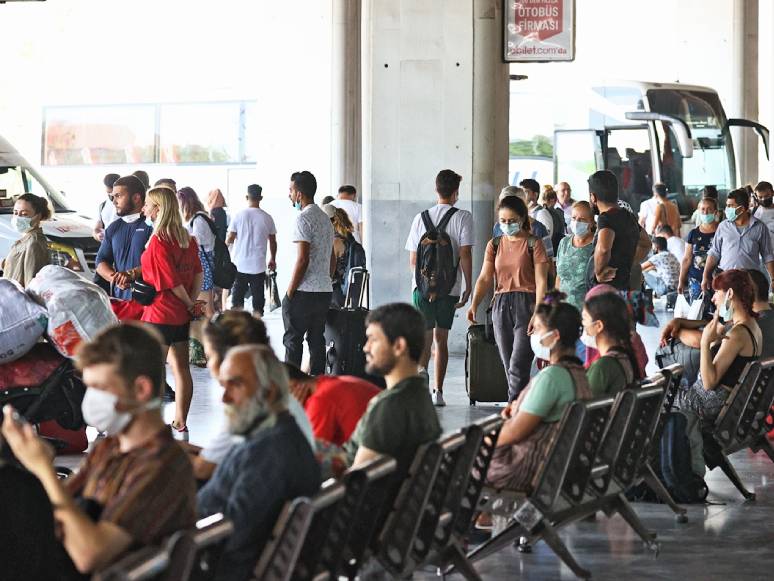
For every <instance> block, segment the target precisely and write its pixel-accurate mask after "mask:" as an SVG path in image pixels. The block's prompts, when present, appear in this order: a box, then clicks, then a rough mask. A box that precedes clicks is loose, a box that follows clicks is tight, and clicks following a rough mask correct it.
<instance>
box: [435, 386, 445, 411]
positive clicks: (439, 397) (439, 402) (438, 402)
mask: <svg viewBox="0 0 774 581" xmlns="http://www.w3.org/2000/svg"><path fill="white" fill-rule="evenodd" d="M433 393H434V395H435V401H434V402H433V403H434V404H435V407H439V408H442V407H444V406H445V405H446V402H445V401H444V400H443V392H442V391H438V390H436V391H435V392H433Z"/></svg>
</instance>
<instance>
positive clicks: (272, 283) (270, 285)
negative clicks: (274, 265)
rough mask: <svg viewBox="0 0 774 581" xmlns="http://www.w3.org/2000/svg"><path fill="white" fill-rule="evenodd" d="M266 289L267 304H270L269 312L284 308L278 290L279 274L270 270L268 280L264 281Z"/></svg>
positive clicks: (267, 275) (267, 274)
mask: <svg viewBox="0 0 774 581" xmlns="http://www.w3.org/2000/svg"><path fill="white" fill-rule="evenodd" d="M264 285H265V288H266V297H267V299H268V300H267V302H268V303H269V311H270V312H274V311H276V310H277V309H279V308H280V307H281V306H282V299H280V296H279V289H278V288H277V273H276V272H275V271H273V270H270V271H268V272H267V273H266V280H265V281H264Z"/></svg>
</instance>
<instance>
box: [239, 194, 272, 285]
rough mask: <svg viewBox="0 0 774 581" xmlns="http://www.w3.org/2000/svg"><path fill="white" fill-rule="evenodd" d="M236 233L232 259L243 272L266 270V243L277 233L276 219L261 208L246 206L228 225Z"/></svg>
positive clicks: (257, 272)
mask: <svg viewBox="0 0 774 581" xmlns="http://www.w3.org/2000/svg"><path fill="white" fill-rule="evenodd" d="M228 231H229V232H235V233H236V240H235V241H234V246H233V248H232V250H231V260H233V261H234V266H236V269H237V271H238V272H241V273H242V274H260V273H262V272H266V245H267V242H268V240H269V236H274V235H276V234H277V228H276V227H275V226H274V219H273V218H272V217H271V216H270V215H269V214H267V213H266V212H264V211H263V210H261V209H260V208H245V209H244V210H242V211H241V212H239V213H237V215H236V216H234V219H233V220H231V223H230V224H229V225H228Z"/></svg>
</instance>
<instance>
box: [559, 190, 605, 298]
mask: <svg viewBox="0 0 774 581" xmlns="http://www.w3.org/2000/svg"><path fill="white" fill-rule="evenodd" d="M571 215H572V219H571V220H570V232H571V234H570V235H569V236H565V237H564V238H563V239H562V241H561V242H560V243H559V252H558V253H557V257H556V288H558V289H559V290H560V291H562V292H563V293H564V294H565V295H567V302H568V303H570V304H571V305H572V306H573V307H575V308H576V309H578V310H579V311H580V310H581V309H582V308H583V299H584V297H585V296H586V291H587V290H588V289H587V288H586V268H587V266H588V263H589V260H590V259H591V257H592V256H593V255H594V244H593V243H594V230H595V229H596V224H594V216H593V214H592V213H591V206H590V205H589V203H588V202H576V203H575V204H573V207H572V214H571Z"/></svg>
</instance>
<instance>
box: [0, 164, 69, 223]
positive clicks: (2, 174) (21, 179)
mask: <svg viewBox="0 0 774 581" xmlns="http://www.w3.org/2000/svg"><path fill="white" fill-rule="evenodd" d="M24 193H31V194H36V195H38V196H43V197H47V198H48V199H49V200H50V201H51V206H52V208H53V209H54V212H56V213H58V214H61V213H62V212H70V211H71V210H69V209H68V208H67V207H66V206H65V205H64V200H63V199H62V198H61V196H60V195H59V194H58V193H57V192H56V191H55V190H53V189H52V188H51V187H48V184H47V183H45V181H43V180H42V178H40V176H39V175H38V174H37V172H35V170H33V169H32V168H30V167H25V166H21V165H15V166H8V165H5V166H4V165H0V214H12V213H13V205H14V203H15V201H16V198H18V197H19V196H21V195H22V194H24Z"/></svg>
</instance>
